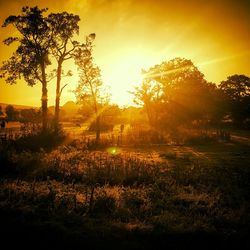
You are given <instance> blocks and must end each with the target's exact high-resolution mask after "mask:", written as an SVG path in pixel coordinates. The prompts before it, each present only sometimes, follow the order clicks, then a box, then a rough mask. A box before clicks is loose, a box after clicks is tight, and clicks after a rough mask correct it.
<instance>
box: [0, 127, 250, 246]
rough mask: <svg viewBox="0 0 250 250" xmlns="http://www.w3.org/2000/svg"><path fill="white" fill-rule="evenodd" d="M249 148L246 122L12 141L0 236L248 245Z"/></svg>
mask: <svg viewBox="0 0 250 250" xmlns="http://www.w3.org/2000/svg"><path fill="white" fill-rule="evenodd" d="M114 149H115V150H114ZM249 153H250V143H249V134H248V133H244V132H242V131H236V132H234V134H232V137H231V140H230V141H222V140H218V141H213V142H207V143H201V144H199V143H198V144H185V145H153V144H151V145H149V144H148V145H137V146H128V145H126V146H121V147H117V146H114V147H112V148H111V149H110V148H106V147H104V148H102V149H98V150H88V149H86V148H85V147H84V144H83V143H81V141H67V142H66V143H65V144H63V145H61V146H59V147H58V148H55V149H53V150H51V151H39V152H17V151H12V150H9V152H8V154H6V156H5V155H4V154H2V156H1V167H2V169H1V171H2V172H1V182H0V186H1V188H0V190H1V191H0V211H1V213H0V217H1V218H0V220H1V225H0V236H1V242H4V243H6V244H8V246H9V247H10V248H11V247H12V246H14V245H15V244H16V243H17V242H18V244H19V246H24V247H26V248H32V249H34V248H35V249H36V248H39V247H40V248H43V249H44V248H60V249H79V247H81V248H84V249H100V248H109V249H117V248H119V249H184V248H185V249H186V248H187V249H189V248H190V249H227V248H229V247H231V248H233V249H249V242H250V241H249V236H250V235H249V231H250V217H249V209H250V199H249V190H250V183H249V177H250V169H249V166H250V158H249ZM6 164H7V165H8V166H7V165H6ZM6 166H7V170H6V168H4V167H6ZM3 170H4V171H3ZM157 246H158V247H157Z"/></svg>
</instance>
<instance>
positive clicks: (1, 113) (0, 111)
mask: <svg viewBox="0 0 250 250" xmlns="http://www.w3.org/2000/svg"><path fill="white" fill-rule="evenodd" d="M1 115H3V108H2V106H0V116H1Z"/></svg>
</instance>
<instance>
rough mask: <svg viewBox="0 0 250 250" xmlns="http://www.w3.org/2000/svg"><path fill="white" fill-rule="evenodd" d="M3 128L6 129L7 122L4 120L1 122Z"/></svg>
mask: <svg viewBox="0 0 250 250" xmlns="http://www.w3.org/2000/svg"><path fill="white" fill-rule="evenodd" d="M1 128H5V120H4V119H2V121H1Z"/></svg>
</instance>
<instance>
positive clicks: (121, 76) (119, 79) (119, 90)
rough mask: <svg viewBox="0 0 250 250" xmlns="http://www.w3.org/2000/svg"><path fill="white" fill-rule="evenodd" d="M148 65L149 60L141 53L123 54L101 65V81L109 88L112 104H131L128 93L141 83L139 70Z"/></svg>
mask: <svg viewBox="0 0 250 250" xmlns="http://www.w3.org/2000/svg"><path fill="white" fill-rule="evenodd" d="M151 61H152V60H151ZM148 65H150V58H147V57H146V56H145V54H141V53H137V54H136V53H123V55H117V58H113V59H112V60H110V61H109V62H108V63H107V62H106V63H105V65H103V69H102V76H103V81H104V83H105V84H107V85H109V86H110V91H111V94H112V98H111V100H112V102H114V103H117V104H119V105H132V104H133V97H132V96H131V94H130V93H129V91H131V90H133V86H136V85H139V84H140V83H141V82H142V80H143V75H142V74H141V70H142V69H143V68H147V67H148Z"/></svg>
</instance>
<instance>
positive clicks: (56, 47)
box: [47, 12, 80, 133]
mask: <svg viewBox="0 0 250 250" xmlns="http://www.w3.org/2000/svg"><path fill="white" fill-rule="evenodd" d="M47 20H48V25H49V27H50V29H51V30H53V46H52V48H51V52H52V54H53V56H54V57H55V58H56V61H57V70H56V78H57V80H56V101H55V124H54V125H55V132H56V133H58V128H59V127H58V125H59V112H60V96H61V93H62V90H63V88H64V87H65V86H66V85H64V86H63V87H62V88H61V78H62V74H63V69H62V66H63V62H65V61H66V60H69V59H71V58H73V54H74V50H75V48H77V47H79V46H80V44H79V43H78V42H77V41H73V40H72V38H73V36H74V35H75V34H78V33H79V25H78V22H79V21H80V18H79V16H78V15H73V14H69V13H67V12H62V13H52V14H50V15H49V16H48V19H47ZM66 76H71V72H68V73H67V75H66Z"/></svg>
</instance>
